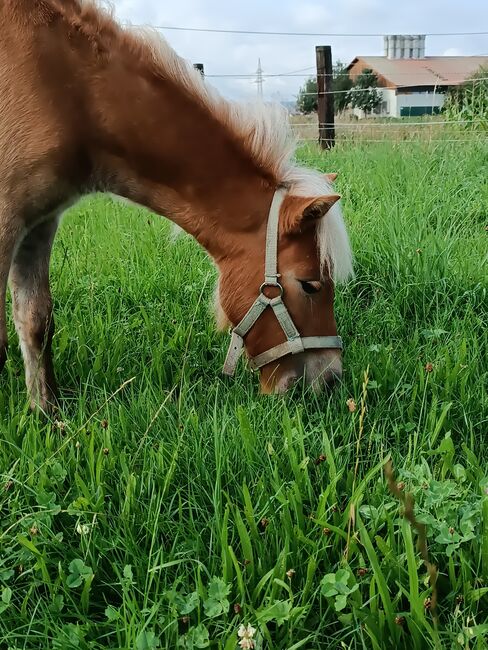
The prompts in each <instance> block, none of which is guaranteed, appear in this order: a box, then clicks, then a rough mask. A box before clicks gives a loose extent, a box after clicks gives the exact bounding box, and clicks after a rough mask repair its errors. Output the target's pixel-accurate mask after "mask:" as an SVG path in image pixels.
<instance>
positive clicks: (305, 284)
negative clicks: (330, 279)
mask: <svg viewBox="0 0 488 650" xmlns="http://www.w3.org/2000/svg"><path fill="white" fill-rule="evenodd" d="M298 281H299V282H300V284H301V285H302V289H303V290H304V291H305V293H308V294H312V293H318V292H319V291H320V290H321V289H322V282H319V281H318V280H298Z"/></svg>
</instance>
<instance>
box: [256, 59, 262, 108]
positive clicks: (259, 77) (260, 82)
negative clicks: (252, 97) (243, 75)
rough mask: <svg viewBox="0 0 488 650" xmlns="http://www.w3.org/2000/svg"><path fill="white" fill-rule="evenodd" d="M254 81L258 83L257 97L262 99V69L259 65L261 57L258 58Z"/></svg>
mask: <svg viewBox="0 0 488 650" xmlns="http://www.w3.org/2000/svg"><path fill="white" fill-rule="evenodd" d="M256 83H257V85H258V97H260V98H261V99H262V97H263V69H262V67H261V59H258V71H257V77H256Z"/></svg>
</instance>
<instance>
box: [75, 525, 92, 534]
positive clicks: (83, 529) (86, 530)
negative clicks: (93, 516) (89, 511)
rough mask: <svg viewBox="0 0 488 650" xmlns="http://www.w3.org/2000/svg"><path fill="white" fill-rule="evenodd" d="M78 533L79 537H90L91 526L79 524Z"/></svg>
mask: <svg viewBox="0 0 488 650" xmlns="http://www.w3.org/2000/svg"><path fill="white" fill-rule="evenodd" d="M76 532H77V533H78V535H88V533H89V532H90V526H87V525H86V524H83V525H82V524H78V525H77V526H76Z"/></svg>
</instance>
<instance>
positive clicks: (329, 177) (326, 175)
mask: <svg viewBox="0 0 488 650" xmlns="http://www.w3.org/2000/svg"><path fill="white" fill-rule="evenodd" d="M324 176H325V178H326V179H327V180H328V181H329V183H333V182H334V181H335V179H336V178H337V177H338V176H339V174H336V173H335V172H334V173H333V174H324Z"/></svg>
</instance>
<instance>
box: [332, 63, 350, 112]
mask: <svg viewBox="0 0 488 650" xmlns="http://www.w3.org/2000/svg"><path fill="white" fill-rule="evenodd" d="M333 70H334V77H333V79H332V90H334V91H335V94H334V109H335V112H336V113H341V112H342V111H343V110H345V109H346V108H347V106H348V105H349V93H348V92H347V91H348V90H350V89H351V88H352V79H351V77H350V76H349V72H348V71H347V66H346V64H345V63H342V61H336V63H335V65H334V69H333Z"/></svg>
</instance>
